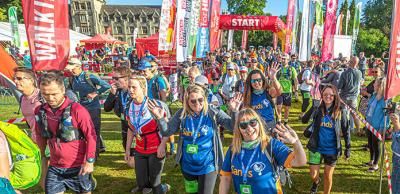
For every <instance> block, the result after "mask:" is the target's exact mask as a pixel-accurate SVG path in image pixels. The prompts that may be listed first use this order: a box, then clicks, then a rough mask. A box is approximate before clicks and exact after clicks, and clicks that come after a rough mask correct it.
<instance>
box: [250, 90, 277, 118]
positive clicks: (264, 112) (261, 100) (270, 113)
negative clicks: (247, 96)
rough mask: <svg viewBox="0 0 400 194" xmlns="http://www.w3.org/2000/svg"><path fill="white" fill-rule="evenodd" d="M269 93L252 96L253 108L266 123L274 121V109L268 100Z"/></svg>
mask: <svg viewBox="0 0 400 194" xmlns="http://www.w3.org/2000/svg"><path fill="white" fill-rule="evenodd" d="M266 92H267V91H264V92H263V93H262V94H260V95H258V94H254V93H252V94H251V107H252V108H253V109H254V110H255V111H257V113H258V114H260V116H261V117H262V118H263V119H264V121H265V122H270V121H273V120H274V108H273V105H272V103H271V102H270V101H269V100H268V99H267V95H268V94H267V93H266Z"/></svg>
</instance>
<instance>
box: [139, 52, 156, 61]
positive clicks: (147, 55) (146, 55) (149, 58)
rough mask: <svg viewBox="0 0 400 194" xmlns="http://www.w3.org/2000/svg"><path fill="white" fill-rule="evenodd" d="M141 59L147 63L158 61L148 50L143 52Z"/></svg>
mask: <svg viewBox="0 0 400 194" xmlns="http://www.w3.org/2000/svg"><path fill="white" fill-rule="evenodd" d="M142 59H145V60H147V61H149V62H152V61H156V62H157V61H158V60H157V58H156V57H155V56H154V55H152V54H151V53H150V51H149V50H145V51H144V56H143V57H142Z"/></svg>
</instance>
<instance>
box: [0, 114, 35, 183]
mask: <svg viewBox="0 0 400 194" xmlns="http://www.w3.org/2000/svg"><path fill="white" fill-rule="evenodd" d="M0 130H1V131H2V132H3V133H4V135H5V137H6V139H7V142H8V145H9V149H10V150H9V151H10V152H9V153H10V158H11V161H12V162H11V170H10V171H11V174H10V182H11V185H12V186H13V187H15V188H16V189H28V188H30V187H33V186H35V185H36V184H37V183H38V182H39V180H40V175H41V164H42V162H41V155H40V149H39V147H38V146H37V145H36V144H35V143H34V142H33V141H32V139H31V138H30V137H28V135H26V133H25V132H24V131H22V130H21V129H19V128H18V127H17V126H16V125H13V124H8V123H5V122H2V121H0Z"/></svg>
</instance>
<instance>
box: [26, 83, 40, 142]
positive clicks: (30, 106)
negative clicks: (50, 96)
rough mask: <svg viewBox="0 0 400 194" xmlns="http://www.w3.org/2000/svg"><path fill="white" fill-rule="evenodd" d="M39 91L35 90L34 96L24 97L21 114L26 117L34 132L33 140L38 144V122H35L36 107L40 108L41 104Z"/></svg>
mask: <svg viewBox="0 0 400 194" xmlns="http://www.w3.org/2000/svg"><path fill="white" fill-rule="evenodd" d="M39 92H40V91H39V89H35V91H34V92H33V94H32V95H30V96H23V97H22V100H21V112H22V115H24V117H25V119H26V121H27V123H28V125H29V127H30V129H31V132H32V140H33V141H34V142H35V143H37V141H36V137H37V135H40V134H37V133H36V130H34V129H35V127H36V120H35V109H36V107H38V106H40V105H41V103H40V101H39V97H40V96H39Z"/></svg>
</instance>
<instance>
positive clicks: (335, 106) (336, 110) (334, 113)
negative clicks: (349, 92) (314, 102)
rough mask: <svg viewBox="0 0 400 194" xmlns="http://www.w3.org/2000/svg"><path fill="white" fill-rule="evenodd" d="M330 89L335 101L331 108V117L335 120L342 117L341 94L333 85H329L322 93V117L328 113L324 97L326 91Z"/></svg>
mask: <svg viewBox="0 0 400 194" xmlns="http://www.w3.org/2000/svg"><path fill="white" fill-rule="evenodd" d="M328 88H330V89H332V91H333V94H334V100H333V103H332V106H331V110H332V114H331V117H332V118H333V119H338V118H340V116H341V111H340V96H339V92H338V89H337V88H336V86H334V85H332V84H328V85H326V86H325V87H324V88H323V89H322V91H321V95H322V102H321V106H320V109H321V112H322V115H323V116H325V115H326V114H327V112H328V111H327V110H326V105H325V102H324V97H323V95H324V92H325V90H326V89H328Z"/></svg>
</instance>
